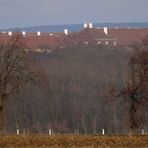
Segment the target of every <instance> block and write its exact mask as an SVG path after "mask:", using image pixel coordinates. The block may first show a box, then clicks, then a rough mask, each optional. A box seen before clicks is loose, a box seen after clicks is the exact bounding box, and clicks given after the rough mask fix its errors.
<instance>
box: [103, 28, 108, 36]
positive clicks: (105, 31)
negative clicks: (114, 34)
mask: <svg viewBox="0 0 148 148" xmlns="http://www.w3.org/2000/svg"><path fill="white" fill-rule="evenodd" d="M103 29H104V33H105V34H106V35H107V34H108V33H107V27H104V28H103Z"/></svg>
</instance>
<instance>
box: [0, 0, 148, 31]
mask: <svg viewBox="0 0 148 148" xmlns="http://www.w3.org/2000/svg"><path fill="white" fill-rule="evenodd" d="M84 22H93V23H103V22H148V0H0V29H7V28H14V27H30V26H39V25H54V24H56V25H60V24H79V23H84Z"/></svg>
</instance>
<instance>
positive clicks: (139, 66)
mask: <svg viewBox="0 0 148 148" xmlns="http://www.w3.org/2000/svg"><path fill="white" fill-rule="evenodd" d="M147 90H148V51H147V50H144V51H136V52H135V54H134V55H133V57H132V58H131V59H130V61H129V73H128V80H127V82H126V87H125V88H123V89H122V91H121V92H120V94H119V96H122V97H124V99H125V100H126V102H128V105H129V119H130V120H129V121H130V129H131V132H132V133H133V132H134V133H135V132H137V129H138V128H139V127H140V126H141V125H142V124H143V122H144V121H143V120H142V116H143V113H141V114H140V106H141V105H144V104H145V103H146V99H147Z"/></svg>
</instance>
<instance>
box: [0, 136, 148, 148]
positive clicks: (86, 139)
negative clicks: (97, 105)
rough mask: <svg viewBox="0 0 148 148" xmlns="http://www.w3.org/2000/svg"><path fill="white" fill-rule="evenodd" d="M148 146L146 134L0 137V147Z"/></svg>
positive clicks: (118, 147) (146, 147)
mask: <svg viewBox="0 0 148 148" xmlns="http://www.w3.org/2000/svg"><path fill="white" fill-rule="evenodd" d="M37 147H41V148H47V147H51V148H77V147H78V148H79V147H81V148H110V147H116V148H121V147H124V148H125V147H129V148H148V136H147V135H145V136H75V135H58V136H47V135H28V136H5V137H0V148H37Z"/></svg>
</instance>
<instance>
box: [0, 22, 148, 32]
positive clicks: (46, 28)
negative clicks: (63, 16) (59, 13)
mask: <svg viewBox="0 0 148 148" xmlns="http://www.w3.org/2000/svg"><path fill="white" fill-rule="evenodd" d="M93 26H94V27H108V28H115V27H119V28H130V27H131V28H148V22H143V23H139V22H137V23H135V22H129V23H128V22H127V23H94V24H93ZM65 28H66V29H68V30H69V31H70V32H77V31H80V30H81V29H82V28H83V24H65V25H41V26H33V27H21V28H10V29H1V30H0V31H16V30H18V31H27V32H36V31H41V32H63V30H64V29H65Z"/></svg>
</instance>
